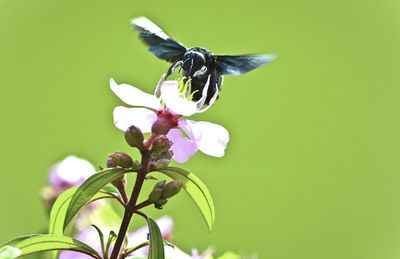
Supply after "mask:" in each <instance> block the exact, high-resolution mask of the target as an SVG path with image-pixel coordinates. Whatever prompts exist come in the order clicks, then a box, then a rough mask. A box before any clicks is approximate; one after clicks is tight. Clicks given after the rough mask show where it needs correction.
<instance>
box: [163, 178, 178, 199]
mask: <svg viewBox="0 0 400 259" xmlns="http://www.w3.org/2000/svg"><path fill="white" fill-rule="evenodd" d="M182 187H183V182H182V181H179V180H174V181H172V182H169V183H167V184H166V185H164V186H163V188H162V193H161V198H164V199H166V198H171V197H172V196H175V195H177V194H178V193H179V192H180V190H181V189H182Z"/></svg>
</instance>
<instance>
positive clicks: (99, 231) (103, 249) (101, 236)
mask: <svg viewBox="0 0 400 259" xmlns="http://www.w3.org/2000/svg"><path fill="white" fill-rule="evenodd" d="M92 227H93V228H94V229H95V230H96V231H97V234H98V235H99V238H100V245H101V251H102V252H103V255H106V254H107V251H106V250H105V246H104V235H103V232H101V230H100V228H99V227H98V226H96V225H95V224H92Z"/></svg>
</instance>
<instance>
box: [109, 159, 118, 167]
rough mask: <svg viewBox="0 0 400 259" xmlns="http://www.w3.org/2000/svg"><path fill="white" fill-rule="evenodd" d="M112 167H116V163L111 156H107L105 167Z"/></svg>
mask: <svg viewBox="0 0 400 259" xmlns="http://www.w3.org/2000/svg"><path fill="white" fill-rule="evenodd" d="M114 167H117V164H116V163H115V162H114V160H113V158H112V157H111V156H108V159H107V168H114Z"/></svg>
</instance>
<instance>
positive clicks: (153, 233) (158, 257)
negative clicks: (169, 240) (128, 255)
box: [147, 217, 165, 259]
mask: <svg viewBox="0 0 400 259" xmlns="http://www.w3.org/2000/svg"><path fill="white" fill-rule="evenodd" d="M147 224H148V225H149V231H150V252H149V259H164V258H165V256H164V240H163V238H162V235H161V231H160V229H159V228H158V225H157V223H156V222H155V221H154V220H153V219H152V218H150V217H147Z"/></svg>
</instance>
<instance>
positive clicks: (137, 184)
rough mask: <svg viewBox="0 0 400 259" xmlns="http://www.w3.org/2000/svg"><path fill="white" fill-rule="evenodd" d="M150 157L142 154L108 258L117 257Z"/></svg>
mask: <svg viewBox="0 0 400 259" xmlns="http://www.w3.org/2000/svg"><path fill="white" fill-rule="evenodd" d="M149 160H150V157H149V155H148V154H147V153H143V154H142V168H141V169H140V170H139V171H138V173H137V176H136V182H135V186H134V187H133V191H132V195H131V198H130V199H129V202H128V204H127V205H126V207H125V213H124V217H123V219H122V222H121V226H120V228H119V232H118V236H117V240H116V241H115V246H114V249H113V251H112V253H111V257H110V259H118V255H119V253H120V250H121V247H122V244H123V242H124V239H125V235H126V232H127V230H128V227H129V223H130V222H131V219H132V216H133V214H134V212H135V210H136V208H135V207H136V202H137V200H138V198H139V194H140V191H141V189H142V186H143V183H144V180H145V179H146V174H147V173H148V167H149V166H148V165H149Z"/></svg>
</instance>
